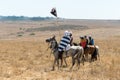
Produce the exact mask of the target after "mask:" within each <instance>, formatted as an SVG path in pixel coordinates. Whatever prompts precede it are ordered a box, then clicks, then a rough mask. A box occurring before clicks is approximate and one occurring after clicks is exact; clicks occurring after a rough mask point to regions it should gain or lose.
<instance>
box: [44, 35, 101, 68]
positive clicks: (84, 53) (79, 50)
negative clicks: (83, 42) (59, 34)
mask: <svg viewBox="0 0 120 80" xmlns="http://www.w3.org/2000/svg"><path fill="white" fill-rule="evenodd" d="M46 42H47V43H48V44H49V47H48V48H50V49H51V51H52V53H53V55H54V63H53V67H52V70H54V69H55V64H56V62H57V66H58V69H59V67H60V65H59V51H58V43H57V41H56V39H55V36H53V37H51V38H48V39H46ZM89 55H91V58H90V62H91V61H95V60H97V58H98V57H99V47H98V46H90V45H88V46H87V48H86V49H85V50H84V49H83V47H82V46H80V45H78V44H76V43H73V45H72V46H69V50H67V51H64V53H63V55H62V59H61V66H62V63H63V60H64V62H65V64H66V66H67V62H66V58H67V57H71V58H72V66H71V68H70V70H71V69H72V68H73V66H74V65H75V62H76V60H77V64H78V69H79V67H80V63H81V62H82V63H83V65H84V61H88V60H89V58H88V56H89Z"/></svg>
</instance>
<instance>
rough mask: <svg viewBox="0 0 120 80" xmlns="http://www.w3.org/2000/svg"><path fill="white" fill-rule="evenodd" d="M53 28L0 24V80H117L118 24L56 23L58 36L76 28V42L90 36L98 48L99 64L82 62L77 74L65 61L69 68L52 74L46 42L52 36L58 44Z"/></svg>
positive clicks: (50, 23) (119, 54)
mask: <svg viewBox="0 0 120 80" xmlns="http://www.w3.org/2000/svg"><path fill="white" fill-rule="evenodd" d="M55 25H56V24H55V22H54V21H46V22H44V21H41V22H30V21H29V22H11V21H6V22H0V80H120V60H119V59H120V42H119V41H120V27H119V26H120V24H119V22H115V21H89V20H65V21H59V25H62V26H63V27H61V29H62V30H61V31H60V33H61V35H62V33H63V32H64V27H65V26H68V28H69V26H70V25H72V26H74V27H75V26H77V27H75V28H76V29H70V30H71V31H72V32H73V37H74V41H75V42H79V36H80V35H88V34H90V35H92V36H93V37H94V39H95V44H96V45H98V46H99V47H100V60H98V61H95V62H93V63H89V62H85V65H84V66H83V65H80V69H79V70H77V68H76V66H75V67H74V68H73V70H72V71H69V68H70V66H71V58H68V59H67V62H68V64H69V65H68V67H63V68H61V69H60V70H58V69H57V67H56V70H55V71H51V68H52V64H53V55H51V56H50V50H48V51H46V49H47V47H48V44H47V43H45V39H46V38H49V37H50V36H52V35H53V34H55V35H57V40H59V36H58V31H56V30H55V31H54V30H53V29H54V26H55ZM48 26H49V27H50V26H52V27H53V28H52V30H51V29H49V28H48ZM79 26H81V27H82V28H79ZM83 26H84V27H85V28H84V27H83ZM43 27H46V28H48V31H45V30H46V28H43ZM68 28H65V29H68Z"/></svg>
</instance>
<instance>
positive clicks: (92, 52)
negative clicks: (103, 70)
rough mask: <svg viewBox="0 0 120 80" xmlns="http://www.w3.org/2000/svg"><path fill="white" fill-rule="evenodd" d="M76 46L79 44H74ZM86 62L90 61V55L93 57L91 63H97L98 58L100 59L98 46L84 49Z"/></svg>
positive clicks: (88, 46)
mask: <svg viewBox="0 0 120 80" xmlns="http://www.w3.org/2000/svg"><path fill="white" fill-rule="evenodd" d="M73 44H74V45H79V44H77V43H73ZM84 55H85V60H86V61H88V55H91V59H90V62H93V61H96V60H97V57H99V59H100V56H99V47H98V46H97V45H87V47H86V48H85V49H84Z"/></svg>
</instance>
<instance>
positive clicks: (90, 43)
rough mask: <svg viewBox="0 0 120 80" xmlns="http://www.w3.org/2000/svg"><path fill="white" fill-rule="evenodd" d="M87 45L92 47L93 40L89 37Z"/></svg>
mask: <svg viewBox="0 0 120 80" xmlns="http://www.w3.org/2000/svg"><path fill="white" fill-rule="evenodd" d="M88 45H94V39H93V38H92V37H91V36H89V43H88Z"/></svg>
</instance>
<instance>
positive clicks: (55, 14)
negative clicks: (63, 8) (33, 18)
mask: <svg viewBox="0 0 120 80" xmlns="http://www.w3.org/2000/svg"><path fill="white" fill-rule="evenodd" d="M50 13H51V14H52V15H54V16H55V17H57V11H56V9H55V8H52V10H51V12H50Z"/></svg>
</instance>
